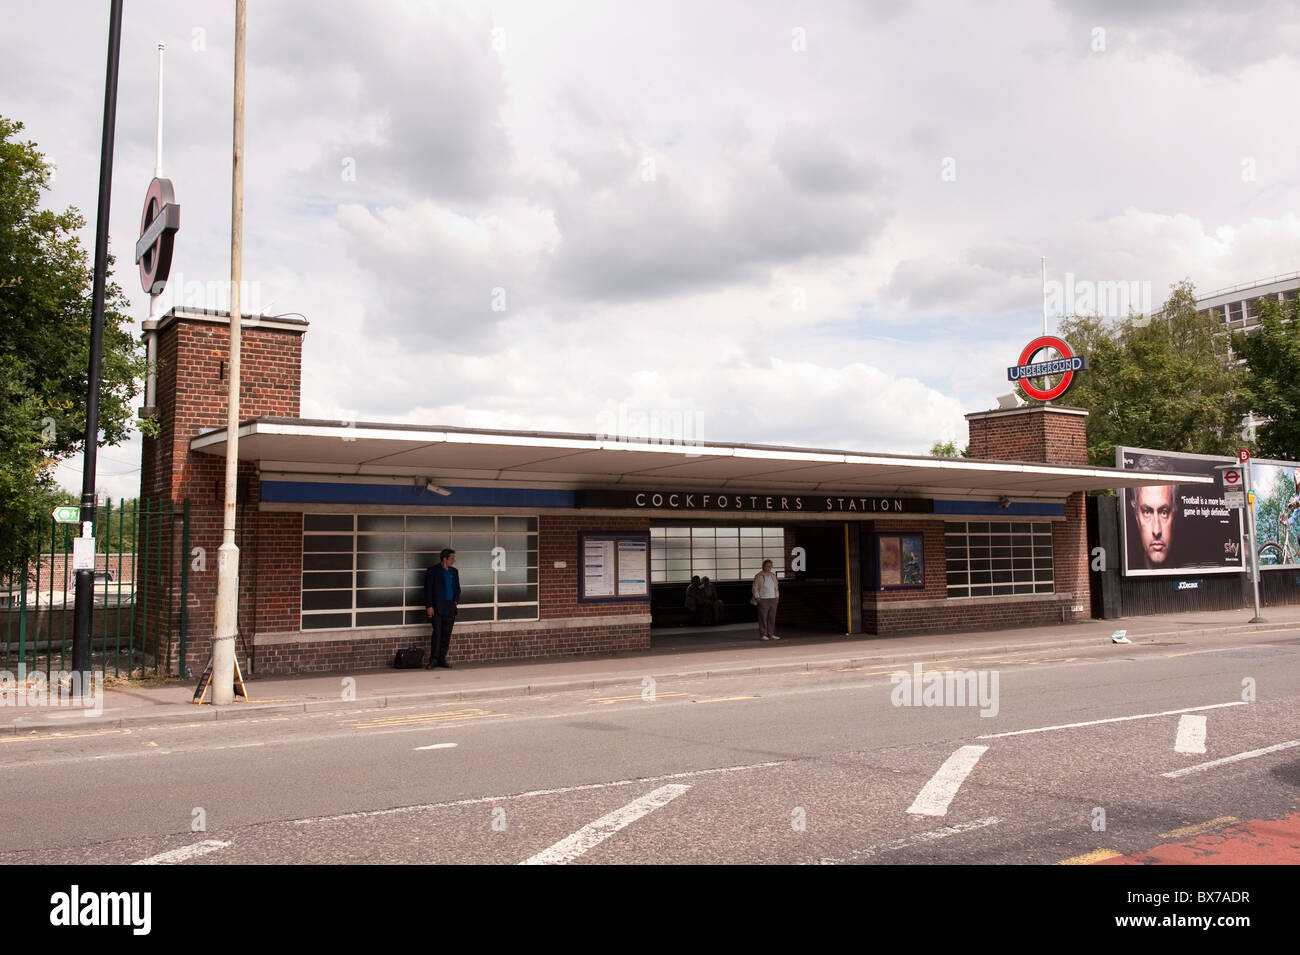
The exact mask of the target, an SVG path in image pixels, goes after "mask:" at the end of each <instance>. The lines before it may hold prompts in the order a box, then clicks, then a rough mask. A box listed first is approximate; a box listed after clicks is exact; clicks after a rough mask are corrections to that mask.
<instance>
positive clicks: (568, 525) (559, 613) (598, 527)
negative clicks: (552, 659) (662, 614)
mask: <svg viewBox="0 0 1300 955" xmlns="http://www.w3.org/2000/svg"><path fill="white" fill-rule="evenodd" d="M583 531H590V532H600V531H636V532H639V533H643V534H649V533H650V518H649V517H640V516H635V515H634V516H631V517H593V516H589V515H583V514H581V513H575V514H543V515H542V516H541V517H540V518H538V521H537V564H538V568H537V582H538V585H539V594H540V598H539V599H540V602H541V607H540V608H539V610H538V613H539V615H540V616H541V617H542V618H543V619H546V618H547V617H601V616H608V615H624V614H645V613H649V612H650V597H649V596H648V595H647V596H646V598H645V599H644V600H617V601H602V602H593V603H578V574H579V573H581V571H582V565H581V563H580V562H579V559H578V534H579V533H580V532H583ZM557 561H562V562H563V563H564V565H565V566H564V567H562V568H557V567H556V566H555V564H556V562H557ZM647 572H648V568H647Z"/></svg>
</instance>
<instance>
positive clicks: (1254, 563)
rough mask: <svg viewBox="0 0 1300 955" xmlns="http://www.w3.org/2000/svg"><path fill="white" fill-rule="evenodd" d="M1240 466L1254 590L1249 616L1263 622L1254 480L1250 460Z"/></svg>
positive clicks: (1251, 579) (1251, 578)
mask: <svg viewBox="0 0 1300 955" xmlns="http://www.w3.org/2000/svg"><path fill="white" fill-rule="evenodd" d="M1241 468H1242V470H1243V471H1244V472H1245V478H1246V527H1247V528H1248V530H1249V532H1250V584H1251V587H1252V588H1253V589H1254V591H1255V616H1253V617H1251V619H1250V622H1251V623H1263V622H1264V618H1263V617H1261V616H1260V615H1259V551H1258V550H1257V549H1256V547H1255V491H1254V482H1253V481H1252V480H1251V477H1250V462H1249V461H1247V462H1246V463H1245V464H1243V465H1242V466H1241Z"/></svg>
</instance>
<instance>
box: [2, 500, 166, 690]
mask: <svg viewBox="0 0 1300 955" xmlns="http://www.w3.org/2000/svg"><path fill="white" fill-rule="evenodd" d="M189 511H190V508H189V501H179V502H173V501H150V500H143V501H130V502H126V501H118V503H117V506H114V504H113V501H112V500H111V499H109V500H108V501H107V502H106V503H105V504H104V505H102V506H100V507H98V508H96V509H95V514H94V516H93V521H94V536H95V587H94V593H95V596H94V609H93V611H92V614H91V626H90V647H91V665H92V667H93V668H94V669H97V670H99V671H100V672H101V674H104V675H107V674H108V673H113V674H114V675H120V674H124V673H125V674H130V673H132V672H139V671H144V672H146V673H148V672H152V673H154V674H157V675H182V674H183V671H184V667H185V653H186V644H187V638H188V624H189V601H188V596H189V559H188V554H189ZM83 516H87V515H83ZM45 523H46V524H48V527H42V528H36V529H35V530H36V531H37V533H36V534H33V535H32V539H41V540H42V541H43V543H42V545H41V552H40V553H39V554H35V553H34V554H29V555H27V557H26V558H25V559H24V560H23V562H22V563H21V565H20V566H18V567H15V568H12V569H11V570H10V571H9V572H8V573H6V574H4V575H3V577H2V578H0V580H2V582H0V602H2V604H0V636H2V637H3V640H4V648H3V654H2V655H3V659H4V665H3V669H5V670H8V671H13V670H14V669H16V668H17V667H18V666H20V665H21V666H23V667H25V669H26V670H27V671H28V672H34V671H36V670H43V671H44V673H45V675H46V677H47V678H49V677H50V675H51V671H58V670H66V669H67V668H68V665H69V663H70V662H71V660H72V642H73V630H74V626H75V620H74V618H75V612H74V607H75V590H76V572H75V571H74V570H73V564H72V546H73V545H72V541H73V539H74V538H75V537H77V536H79V535H80V527H79V526H77V525H73V524H57V523H55V522H54V520H53V519H48V520H47V521H46V522H45Z"/></svg>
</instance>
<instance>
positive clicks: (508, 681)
mask: <svg viewBox="0 0 1300 955" xmlns="http://www.w3.org/2000/svg"><path fill="white" fill-rule="evenodd" d="M1252 616H1253V611H1252V610H1249V609H1246V610H1224V611H1204V612H1200V613H1180V614H1163V615H1154V616H1145V617H1129V618H1120V619H1115V620H1088V621H1084V622H1080V623H1074V624H1056V625H1051V626H1043V627H1024V628H1019V629H1014V630H1000V631H988V630H985V631H970V632H962V633H938V634H924V635H920V636H905V637H899V636H889V637H880V636H873V635H854V636H842V635H828V634H825V633H786V634H783V635H782V639H781V640H779V641H775V642H768V643H765V642H760V641H759V640H758V638H757V630H756V629H755V628H754V626H753V625H745V624H740V625H734V626H730V627H724V628H711V629H708V630H704V631H677V630H670V631H663V632H660V631H656V634H655V641H656V646H655V648H654V649H651V650H649V651H645V652H640V653H633V652H625V653H618V654H603V655H592V656H582V657H562V658H555V659H550V660H545V661H541V662H535V663H517V662H506V663H487V664H457V665H456V666H455V668H454V669H451V670H432V671H429V670H393V669H379V670H357V671H352V672H344V671H339V672H334V673H328V674H311V675H302V676H289V677H267V678H256V679H249V680H248V681H247V690H248V694H249V700H248V701H242V700H239V698H238V697H236V701H237V702H235V703H233V704H231V705H229V706H224V707H217V706H213V705H211V704H204V705H195V704H194V703H192V702H191V699H192V696H193V693H194V681H191V680H182V681H177V682H175V683H171V684H166V685H158V686H128V687H119V688H111V689H106V690H104V691H103V694H102V696H103V706H102V711H100V712H91V711H89V710H84V709H71V708H58V707H51V706H44V707H12V708H10V707H4V708H0V734H29V733H48V732H65V731H67V730H69V729H71V728H73V727H77V728H81V727H86V726H95V727H121V726H130V725H136V724H146V725H147V724H151V723H169V722H194V721H200V720H218V719H220V720H226V719H242V718H249V717H254V716H261V715H265V714H267V713H275V712H281V713H283V712H306V711H314V710H330V709H350V708H362V707H376V706H389V705H401V704H405V703H417V702H423V701H441V702H456V701H465V700H476V699H493V698H503V697H512V696H531V695H536V694H541V693H556V692H563V691H567V690H593V689H600V688H603V687H614V686H637V687H641V686H642V685H643V681H645V680H646V678H647V677H650V678H653V679H654V680H655V681H661V680H667V679H679V678H683V677H689V678H693V679H699V678H709V677H720V678H725V677H734V676H738V675H743V674H749V673H779V672H790V671H814V670H834V669H837V668H840V667H845V666H862V665H866V664H873V663H874V664H881V663H899V664H908V665H910V664H912V663H914V662H924V661H926V660H936V659H941V658H951V657H954V656H956V657H960V656H962V655H965V654H971V655H978V654H981V653H989V652H1007V651H1016V650H1024V649H1029V648H1035V647H1037V648H1057V647H1061V648H1064V647H1081V646H1096V645H1099V644H1106V643H1109V642H1110V639H1111V634H1112V633H1114V632H1115V631H1116V630H1126V631H1127V633H1128V637H1129V639H1130V640H1132V641H1133V642H1135V643H1153V642H1154V643H1158V642H1159V641H1160V640H1161V639H1162V638H1175V637H1176V638H1179V639H1183V640H1186V639H1189V638H1197V637H1212V636H1216V635H1222V634H1232V633H1253V632H1270V631H1284V630H1292V629H1297V628H1300V606H1283V607H1269V608H1266V609H1265V610H1264V612H1263V617H1264V622H1262V623H1250V619H1251V617H1252ZM453 640H454V638H453ZM453 646H454V643H453ZM453 658H454V656H453ZM208 698H209V699H211V695H210V694H209V697H208Z"/></svg>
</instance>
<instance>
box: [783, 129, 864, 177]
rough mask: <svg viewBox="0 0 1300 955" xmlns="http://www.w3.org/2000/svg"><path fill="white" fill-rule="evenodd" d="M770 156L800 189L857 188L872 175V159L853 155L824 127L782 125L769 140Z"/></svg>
mask: <svg viewBox="0 0 1300 955" xmlns="http://www.w3.org/2000/svg"><path fill="white" fill-rule="evenodd" d="M772 160H773V161H774V162H775V163H776V165H777V167H778V168H779V169H780V170H781V172H782V174H783V175H784V176H785V178H786V179H787V180H788V181H789V183H790V185H792V186H794V187H795V188H796V189H798V190H799V191H801V192H812V193H830V194H836V193H848V192H859V191H861V190H863V189H866V188H869V187H870V186H871V185H872V184H873V183H874V182H875V179H876V170H875V167H874V164H873V163H871V162H870V161H868V160H866V159H864V158H862V157H859V156H855V155H853V154H852V153H851V152H850V151H849V150H848V148H847V147H845V146H844V144H843V143H841V142H839V141H838V140H836V139H835V138H834V137H832V136H831V135H830V134H829V133H828V132H827V131H826V130H824V129H818V128H814V127H809V126H800V125H787V126H785V127H783V128H782V129H781V131H780V132H779V133H778V134H777V136H776V141H775V142H774V143H773V144H772Z"/></svg>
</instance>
